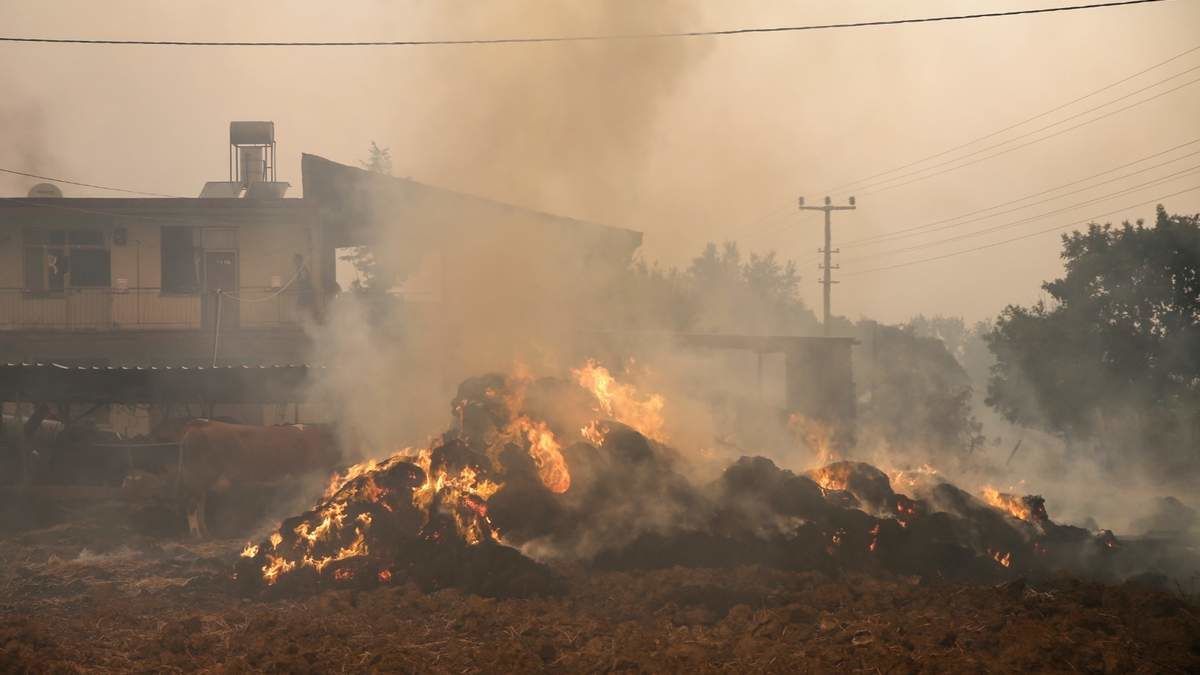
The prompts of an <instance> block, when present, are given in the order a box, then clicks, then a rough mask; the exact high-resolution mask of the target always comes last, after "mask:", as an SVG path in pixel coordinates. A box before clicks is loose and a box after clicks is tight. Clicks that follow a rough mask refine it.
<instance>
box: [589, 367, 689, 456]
mask: <svg viewBox="0 0 1200 675" xmlns="http://www.w3.org/2000/svg"><path fill="white" fill-rule="evenodd" d="M571 375H572V376H574V378H575V381H576V382H578V383H579V386H581V387H583V388H584V389H586V390H588V391H589V392H591V394H592V395H593V396H595V397H596V401H597V402H598V403H599V408H598V409H597V410H596V412H599V413H600V414H602V415H604V416H605V417H609V418H611V419H614V420H616V421H618V422H620V423H621V424H625V425H628V426H630V427H633V428H634V429H637V431H638V432H639V433H641V434H642V435H643V436H645V437H647V438H650V439H652V440H655V441H659V442H665V441H666V440H667V436H666V433H665V432H664V426H665V422H664V420H663V414H662V411H663V406H664V405H665V401H664V399H663V397H662V396H661V395H659V394H651V395H649V396H647V397H642V396H640V395H639V394H638V391H637V388H636V387H634V386H633V385H630V384H623V383H620V382H617V380H616V378H614V377H613V375H612V373H610V372H608V369H607V368H605V367H604V366H602V365H600V364H598V363H596V361H595V360H594V359H588V360H587V361H586V362H585V363H584V365H583V367H582V368H576V369H573V370H572V371H571Z"/></svg>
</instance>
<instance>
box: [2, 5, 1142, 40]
mask: <svg viewBox="0 0 1200 675" xmlns="http://www.w3.org/2000/svg"><path fill="white" fill-rule="evenodd" d="M1164 1H1165V0H1121V1H1119V2H1098V3H1090V4H1085V5H1069V6H1065V7H1041V8H1036V9H1019V10H1012V11H1006V12H981V13H977V14H955V15H946V16H928V17H913V18H906V19H885V20H875V21H853V22H842V23H827V24H812V25H803V26H762V27H754V28H730V29H725V30H703V31H680V32H667V33H626V34H613V35H572V36H546V37H501V38H475V39H451V40H353V41H330V42H242V41H211V40H108V39H94V38H35V37H13V36H5V37H0V42H25V43H38V44H77V45H145V46H170V47H426V46H465V45H516V44H539V43H554V42H602V41H610V40H649V39H662V38H696V37H727V36H734V35H749V34H754V33H759V34H762V33H797V32H802V31H817V30H831V29H840V28H869V27H877V26H898V25H902V24H917V23H936V22H942V21H965V20H970V19H993V18H999V17H1008V16H1020V15H1032V14H1051V13H1056V12H1074V11H1080V10H1087V9H1103V8H1108V7H1122V6H1126V5H1145V4H1150V3H1156V2H1164Z"/></svg>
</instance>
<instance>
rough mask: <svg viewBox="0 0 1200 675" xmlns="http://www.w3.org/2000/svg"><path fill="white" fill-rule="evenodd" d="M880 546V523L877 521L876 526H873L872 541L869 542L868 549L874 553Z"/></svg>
mask: <svg viewBox="0 0 1200 675" xmlns="http://www.w3.org/2000/svg"><path fill="white" fill-rule="evenodd" d="M878 546H879V523H875V527H872V528H871V543H870V544H867V551H869V552H871V553H874V552H875V549H876V548H877V547H878Z"/></svg>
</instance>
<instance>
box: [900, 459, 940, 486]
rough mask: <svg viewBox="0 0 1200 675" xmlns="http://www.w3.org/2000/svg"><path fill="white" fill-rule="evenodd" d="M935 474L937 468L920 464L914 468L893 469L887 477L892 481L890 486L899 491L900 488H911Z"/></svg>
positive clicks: (936, 473)
mask: <svg viewBox="0 0 1200 675" xmlns="http://www.w3.org/2000/svg"><path fill="white" fill-rule="evenodd" d="M936 475H938V470H937V469H935V468H933V467H932V466H930V465H929V464H922V465H921V466H919V467H917V468H916V469H900V470H898V471H893V472H891V473H889V474H888V479H889V480H890V481H891V483H892V488H893V489H895V490H897V491H899V490H900V489H905V490H911V489H913V488H915V487H917V486H918V485H920V484H921V483H922V482H923V481H925V480H928V479H930V478H932V477H934V476H936Z"/></svg>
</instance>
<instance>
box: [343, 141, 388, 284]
mask: <svg viewBox="0 0 1200 675" xmlns="http://www.w3.org/2000/svg"><path fill="white" fill-rule="evenodd" d="M358 165H359V166H361V167H362V168H363V169H365V170H367V171H370V172H371V173H377V174H380V175H383V176H390V175H392V151H391V150H390V149H389V148H381V147H379V145H378V144H377V143H376V142H375V141H371V147H370V148H369V149H368V150H367V159H365V160H363V161H360V162H359V163H358ZM341 259H342V260H345V261H347V262H349V263H350V264H352V265H354V271H355V272H356V275H355V279H354V282H353V286H352V288H353V290H354V291H355V292H356V293H382V292H385V291H387V287H386V284H385V283H380V280H379V279H380V274H379V273H380V269H379V262H378V261H377V260H376V259H375V255H374V254H373V253H372V252H371V248H370V247H369V246H355V247H354V248H353V249H351V250H350V252H348V253H346V254H344V255H342V256H341Z"/></svg>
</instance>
